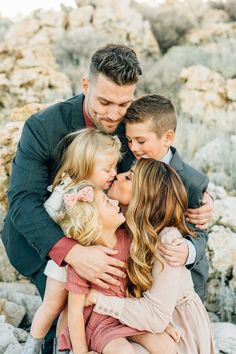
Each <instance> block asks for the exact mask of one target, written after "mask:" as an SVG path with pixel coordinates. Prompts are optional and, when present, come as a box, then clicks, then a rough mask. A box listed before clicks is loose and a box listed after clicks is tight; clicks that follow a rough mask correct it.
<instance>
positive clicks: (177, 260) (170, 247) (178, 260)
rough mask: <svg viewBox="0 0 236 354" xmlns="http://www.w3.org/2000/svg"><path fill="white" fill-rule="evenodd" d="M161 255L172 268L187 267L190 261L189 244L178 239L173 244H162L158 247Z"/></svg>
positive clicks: (182, 239)
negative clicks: (187, 262) (188, 260)
mask: <svg viewBox="0 0 236 354" xmlns="http://www.w3.org/2000/svg"><path fill="white" fill-rule="evenodd" d="M158 249H159V253H160V255H161V256H162V257H163V258H164V259H165V261H166V262H167V263H168V264H169V265H170V266H172V267H178V266H181V265H185V264H186V261H187V259H188V252H189V250H188V244H187V241H186V240H185V239H184V238H177V239H176V240H174V241H173V242H172V243H171V244H169V243H161V244H160V245H159V247H158Z"/></svg>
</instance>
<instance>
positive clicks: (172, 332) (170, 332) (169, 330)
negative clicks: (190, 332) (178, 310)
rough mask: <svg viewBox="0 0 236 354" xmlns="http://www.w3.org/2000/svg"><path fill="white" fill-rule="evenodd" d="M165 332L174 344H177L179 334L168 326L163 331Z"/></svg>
mask: <svg viewBox="0 0 236 354" xmlns="http://www.w3.org/2000/svg"><path fill="white" fill-rule="evenodd" d="M165 332H166V333H168V334H169V336H170V337H171V338H173V339H174V341H175V343H179V341H180V333H179V331H178V330H177V329H176V328H175V327H174V326H171V325H168V326H167V327H166V329H165Z"/></svg>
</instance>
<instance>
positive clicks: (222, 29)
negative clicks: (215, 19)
mask: <svg viewBox="0 0 236 354" xmlns="http://www.w3.org/2000/svg"><path fill="white" fill-rule="evenodd" d="M235 35H236V23H212V24H207V25H205V26H203V27H202V28H193V29H191V30H189V31H188V33H186V35H185V38H184V40H185V41H186V42H187V43H190V44H194V45H200V44H203V43H207V42H212V41H217V40H219V39H222V38H235Z"/></svg>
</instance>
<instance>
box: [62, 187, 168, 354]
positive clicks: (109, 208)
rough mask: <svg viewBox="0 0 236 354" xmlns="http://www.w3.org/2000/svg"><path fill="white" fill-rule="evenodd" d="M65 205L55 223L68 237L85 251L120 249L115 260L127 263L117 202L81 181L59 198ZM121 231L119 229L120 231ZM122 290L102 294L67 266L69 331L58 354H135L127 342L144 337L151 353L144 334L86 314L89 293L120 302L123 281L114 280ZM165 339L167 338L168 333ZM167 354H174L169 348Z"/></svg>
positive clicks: (115, 288) (112, 288) (127, 241)
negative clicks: (66, 352)
mask: <svg viewBox="0 0 236 354" xmlns="http://www.w3.org/2000/svg"><path fill="white" fill-rule="evenodd" d="M63 200H64V203H63V205H62V210H61V212H60V213H59V215H58V217H57V218H56V221H57V222H58V224H59V225H60V226H61V227H62V229H63V230H65V233H66V234H67V235H69V237H71V238H73V239H75V240H77V241H78V242H79V243H80V244H82V245H84V246H90V245H93V244H98V245H103V246H106V247H109V248H115V249H117V250H118V254H117V256H115V257H117V258H118V259H120V260H122V261H123V262H126V261H127V260H128V257H129V246H130V242H131V241H130V239H129V237H128V235H127V232H126V231H125V229H121V228H119V226H120V225H121V224H123V223H124V221H125V217H124V215H123V214H122V213H121V212H120V207H119V206H118V201H116V200H112V199H109V198H108V197H107V196H106V194H105V193H104V192H103V191H102V190H101V189H98V188H97V187H94V186H93V185H91V184H89V183H88V182H86V181H82V182H80V183H79V184H77V185H76V186H75V187H73V188H72V189H70V190H69V191H68V192H67V193H65V194H64V197H63ZM118 228H119V229H118ZM117 279H119V281H120V285H119V286H117V285H111V286H110V288H109V289H102V288H101V287H98V286H97V285H95V284H93V283H89V282H88V281H87V280H85V279H83V278H82V277H81V276H79V275H78V274H77V273H76V272H75V270H74V269H73V268H72V267H71V266H68V267H67V282H66V286H65V288H66V289H67V290H68V291H69V296H68V329H66V330H64V331H63V333H62V334H61V335H60V336H59V350H65V349H68V348H69V349H72V350H73V354H82V353H83V354H84V353H87V352H88V350H93V351H95V352H97V353H104V354H108V353H114V354H115V353H116V354H117V353H119V354H134V351H133V348H132V346H131V344H130V343H129V342H128V341H127V339H126V337H130V336H134V337H135V336H136V335H140V334H141V333H143V336H144V340H143V346H144V347H146V349H147V350H149V343H148V342H146V341H145V335H146V333H145V332H140V331H138V330H136V329H133V328H131V327H128V326H126V325H123V324H121V323H120V322H119V320H117V319H115V318H113V317H111V316H110V314H108V315H99V314H97V313H95V312H93V306H89V307H86V308H85V309H84V302H85V296H86V294H87V293H88V291H89V288H91V289H95V290H98V291H102V292H103V293H104V294H106V295H108V296H118V297H120V298H122V297H124V296H125V294H126V288H127V278H117ZM166 336H167V337H168V335H167V334H166ZM169 342H170V341H169V339H167V340H166V344H167V348H166V353H174V351H171V350H170V348H169V349H168V345H169Z"/></svg>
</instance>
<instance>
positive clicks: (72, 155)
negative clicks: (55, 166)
mask: <svg viewBox="0 0 236 354" xmlns="http://www.w3.org/2000/svg"><path fill="white" fill-rule="evenodd" d="M60 146H61V148H62V147H64V146H68V147H67V149H66V151H65V153H64V154H63V156H62V160H61V165H60V168H59V170H58V172H57V174H56V176H55V179H54V183H53V188H52V189H53V193H52V195H51V196H50V198H49V199H48V200H47V201H46V202H45V208H46V210H47V211H48V213H49V215H50V216H51V217H52V218H53V219H55V218H56V216H57V214H58V210H60V208H61V204H62V201H63V195H64V193H65V192H66V191H67V190H69V189H70V188H72V187H73V186H76V185H77V184H78V183H79V182H80V181H81V180H84V179H87V180H89V181H90V182H92V183H93V184H94V185H96V186H97V187H99V188H101V189H103V190H107V189H108V188H109V187H110V185H111V182H112V181H113V179H114V177H115V175H116V165H117V163H118V160H119V158H120V147H121V144H120V141H119V139H118V137H115V136H111V135H108V134H105V133H102V132H100V131H98V130H95V129H89V128H87V129H83V130H80V131H79V132H74V133H71V134H69V135H68V136H66V137H65V138H64V139H63V140H62V142H61V144H60ZM67 236H68V235H67ZM45 274H46V275H47V277H48V278H47V284H46V291H45V296H44V299H43V302H42V305H41V306H40V307H39V309H38V310H37V312H36V314H35V316H34V319H33V322H32V326H31V330H30V336H29V338H28V341H27V342H26V344H25V347H24V349H23V351H22V353H25V354H37V353H39V351H40V347H41V345H42V343H43V340H44V337H45V335H46V334H47V332H48V330H49V328H50V327H51V324H52V322H53V320H54V319H55V318H57V316H58V315H59V314H60V313H61V311H62V310H63V309H64V307H65V305H66V303H67V296H68V292H67V291H66V290H65V288H64V287H65V281H66V268H65V267H59V266H58V265H57V264H56V263H55V262H54V261H52V260H50V261H49V262H48V264H47V266H46V268H45ZM65 317H66V316H64V317H63V316H62V318H61V321H59V322H60V324H61V326H62V327H63V326H64V322H66V318H65Z"/></svg>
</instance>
